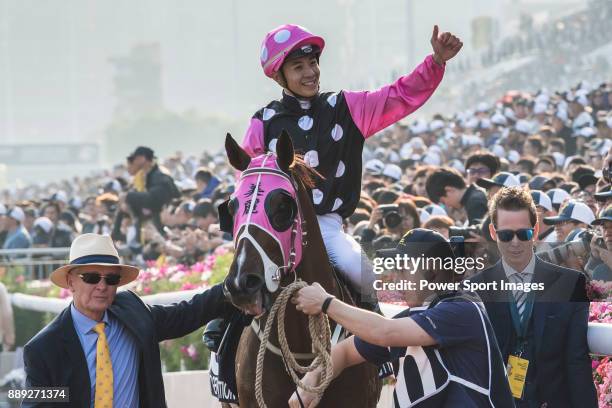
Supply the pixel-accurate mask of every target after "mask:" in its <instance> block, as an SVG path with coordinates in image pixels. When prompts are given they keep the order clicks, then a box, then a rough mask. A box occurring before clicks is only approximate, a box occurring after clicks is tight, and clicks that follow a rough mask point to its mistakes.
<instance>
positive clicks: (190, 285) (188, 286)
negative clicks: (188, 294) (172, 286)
mask: <svg viewBox="0 0 612 408" xmlns="http://www.w3.org/2000/svg"><path fill="white" fill-rule="evenodd" d="M195 288H196V285H194V284H193V283H191V282H185V283H183V286H181V290H191V289H195Z"/></svg>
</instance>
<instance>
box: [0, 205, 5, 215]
mask: <svg viewBox="0 0 612 408" xmlns="http://www.w3.org/2000/svg"><path fill="white" fill-rule="evenodd" d="M0 215H6V206H5V205H4V204H2V203H0Z"/></svg>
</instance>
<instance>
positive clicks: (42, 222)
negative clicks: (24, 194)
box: [34, 217, 53, 234]
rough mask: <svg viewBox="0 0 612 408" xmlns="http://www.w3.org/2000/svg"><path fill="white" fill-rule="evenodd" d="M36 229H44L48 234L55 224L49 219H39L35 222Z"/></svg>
mask: <svg viewBox="0 0 612 408" xmlns="http://www.w3.org/2000/svg"><path fill="white" fill-rule="evenodd" d="M34 226H35V227H40V228H42V230H43V231H45V232H46V233H47V234H48V233H49V232H51V228H53V222H52V221H51V220H50V219H49V218H47V217H38V218H37V219H36V221H34Z"/></svg>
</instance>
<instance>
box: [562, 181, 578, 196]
mask: <svg viewBox="0 0 612 408" xmlns="http://www.w3.org/2000/svg"><path fill="white" fill-rule="evenodd" d="M576 187H578V183H576V182H575V181H568V182H565V183H561V184H559V188H560V189H562V190H565V191H566V192H568V193H571V192H572V190H573V189H575V188H576Z"/></svg>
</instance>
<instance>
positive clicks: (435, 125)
mask: <svg viewBox="0 0 612 408" xmlns="http://www.w3.org/2000/svg"><path fill="white" fill-rule="evenodd" d="M443 127H444V121H442V120H440V119H436V120H432V121H431V123H430V124H429V130H430V131H431V132H435V131H436V130H438V129H442V128H443Z"/></svg>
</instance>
